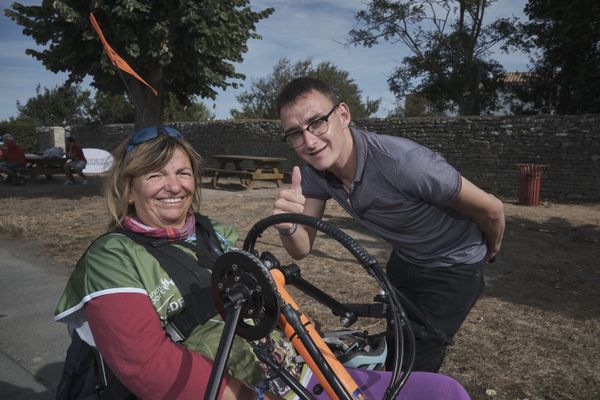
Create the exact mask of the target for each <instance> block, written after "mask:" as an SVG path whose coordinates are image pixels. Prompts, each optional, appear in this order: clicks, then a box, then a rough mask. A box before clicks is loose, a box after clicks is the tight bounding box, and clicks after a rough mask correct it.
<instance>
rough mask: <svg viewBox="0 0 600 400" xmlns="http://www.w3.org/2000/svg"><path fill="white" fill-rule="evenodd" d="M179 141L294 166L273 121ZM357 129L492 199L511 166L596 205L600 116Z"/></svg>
mask: <svg viewBox="0 0 600 400" xmlns="http://www.w3.org/2000/svg"><path fill="white" fill-rule="evenodd" d="M174 125H175V126H177V127H178V128H179V129H180V130H181V131H182V133H183V134H184V136H185V137H186V138H187V139H188V140H189V141H190V142H191V143H193V144H194V146H195V147H196V148H197V149H198V151H199V152H200V153H201V154H202V155H203V157H204V158H205V161H206V163H205V164H206V165H207V166H214V161H213V160H211V159H210V155H211V154H219V153H229V154H247V155H268V156H279V157H285V158H287V159H288V160H290V161H289V162H287V163H285V164H284V165H283V169H284V170H285V171H287V172H289V171H290V170H291V168H292V166H293V165H294V163H299V160H298V158H297V157H296V156H295V154H294V153H293V151H292V150H291V149H289V148H288V147H287V145H286V144H285V143H283V142H282V141H281V139H280V135H281V130H280V126H279V122H278V121H266V120H247V121H212V122H208V123H177V124H174ZM356 126H358V127H360V128H364V129H368V130H372V131H374V132H378V133H381V134H389V135H398V136H404V137H407V138H410V139H413V140H415V141H416V142H418V143H421V144H423V145H425V146H428V147H429V148H431V149H433V150H434V151H436V152H439V153H440V154H442V155H443V156H444V157H446V159H447V160H448V161H449V162H450V163H451V164H452V165H454V166H455V167H456V168H457V169H458V170H459V171H461V173H462V174H463V175H464V176H465V177H467V178H468V179H470V180H472V181H473V182H474V183H476V184H477V185H478V186H480V187H482V188H484V189H485V190H488V191H490V192H492V193H495V194H498V195H501V196H509V197H517V196H518V192H519V173H518V170H517V168H516V166H515V164H516V163H538V164H545V165H546V166H547V167H546V169H545V171H544V173H543V176H542V184H541V197H542V198H548V199H557V200H564V199H573V200H598V199H600V116H599V115H583V116H581V115H579V116H557V115H552V116H549V115H544V116H529V117H469V118H467V117H456V118H402V119H368V120H360V121H356ZM132 129H133V127H132V126H131V125H106V126H100V127H75V128H73V129H72V130H71V133H72V134H73V135H74V136H75V137H77V138H78V141H79V142H80V143H81V145H82V147H95V148H101V149H105V150H111V149H112V148H114V147H115V146H116V144H117V143H118V142H119V141H120V140H122V139H124V138H125V137H126V136H127V135H128V134H129V133H131V131H132Z"/></svg>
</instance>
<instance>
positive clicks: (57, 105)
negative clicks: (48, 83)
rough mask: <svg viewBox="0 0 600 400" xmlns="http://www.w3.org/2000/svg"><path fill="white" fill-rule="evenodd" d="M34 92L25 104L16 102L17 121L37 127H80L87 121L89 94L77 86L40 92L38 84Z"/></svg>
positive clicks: (57, 87) (63, 86)
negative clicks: (28, 122) (27, 122)
mask: <svg viewBox="0 0 600 400" xmlns="http://www.w3.org/2000/svg"><path fill="white" fill-rule="evenodd" d="M35 92H36V95H35V96H34V97H31V98H30V99H29V100H27V102H26V103H25V104H21V103H20V102H19V101H18V100H17V111H18V119H24V120H30V121H32V122H33V123H35V124H36V125H38V126H69V125H80V124H83V123H86V122H87V121H89V109H90V107H91V105H92V101H91V100H90V92H89V91H88V90H82V89H81V87H80V86H79V85H69V84H66V85H62V86H56V87H54V88H53V89H48V88H44V89H43V90H42V89H41V87H40V85H39V84H38V86H37V87H36V89H35Z"/></svg>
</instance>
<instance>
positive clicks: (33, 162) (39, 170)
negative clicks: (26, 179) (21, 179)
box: [18, 154, 67, 181]
mask: <svg viewBox="0 0 600 400" xmlns="http://www.w3.org/2000/svg"><path fill="white" fill-rule="evenodd" d="M25 160H26V161H27V164H26V166H25V168H22V169H20V170H19V171H18V173H19V174H21V175H29V176H30V177H31V181H33V180H35V178H36V177H38V176H39V175H46V177H47V178H51V177H52V175H55V174H64V173H65V169H64V167H65V163H66V162H67V159H66V158H65V157H44V156H42V155H38V154H26V155H25Z"/></svg>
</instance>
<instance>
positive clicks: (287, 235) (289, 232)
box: [273, 167, 325, 260]
mask: <svg viewBox="0 0 600 400" xmlns="http://www.w3.org/2000/svg"><path fill="white" fill-rule="evenodd" d="M301 183H302V175H301V173H300V168H299V167H294V169H293V171H292V186H291V187H290V188H289V189H283V190H281V191H280V192H279V195H278V197H277V199H276V200H275V203H274V205H273V215H275V214H282V213H298V214H304V215H310V216H312V217H315V218H319V219H320V218H321V217H322V216H323V212H324V211H325V201H323V200H319V199H314V198H308V199H307V198H305V197H304V196H303V195H302V185H301ZM275 227H276V228H277V230H279V237H280V238H281V243H282V244H283V247H284V248H285V250H286V251H287V252H288V254H289V255H290V256H292V257H293V258H294V259H295V260H300V259H302V258H304V257H306V256H307V255H308V254H309V253H310V251H311V249H312V245H313V242H314V241H315V237H316V235H317V230H316V229H314V228H311V227H304V226H300V225H298V226H296V225H295V224H291V223H286V224H279V225H276V226H275Z"/></svg>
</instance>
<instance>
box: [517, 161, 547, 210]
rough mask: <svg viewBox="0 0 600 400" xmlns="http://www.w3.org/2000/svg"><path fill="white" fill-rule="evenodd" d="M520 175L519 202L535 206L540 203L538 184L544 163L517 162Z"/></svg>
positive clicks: (539, 184)
mask: <svg viewBox="0 0 600 400" xmlns="http://www.w3.org/2000/svg"><path fill="white" fill-rule="evenodd" d="M517 168H519V173H520V175H521V186H520V188H519V204H522V205H525V206H537V205H539V204H540V186H541V182H542V172H543V171H544V168H546V165H544V164H517Z"/></svg>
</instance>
